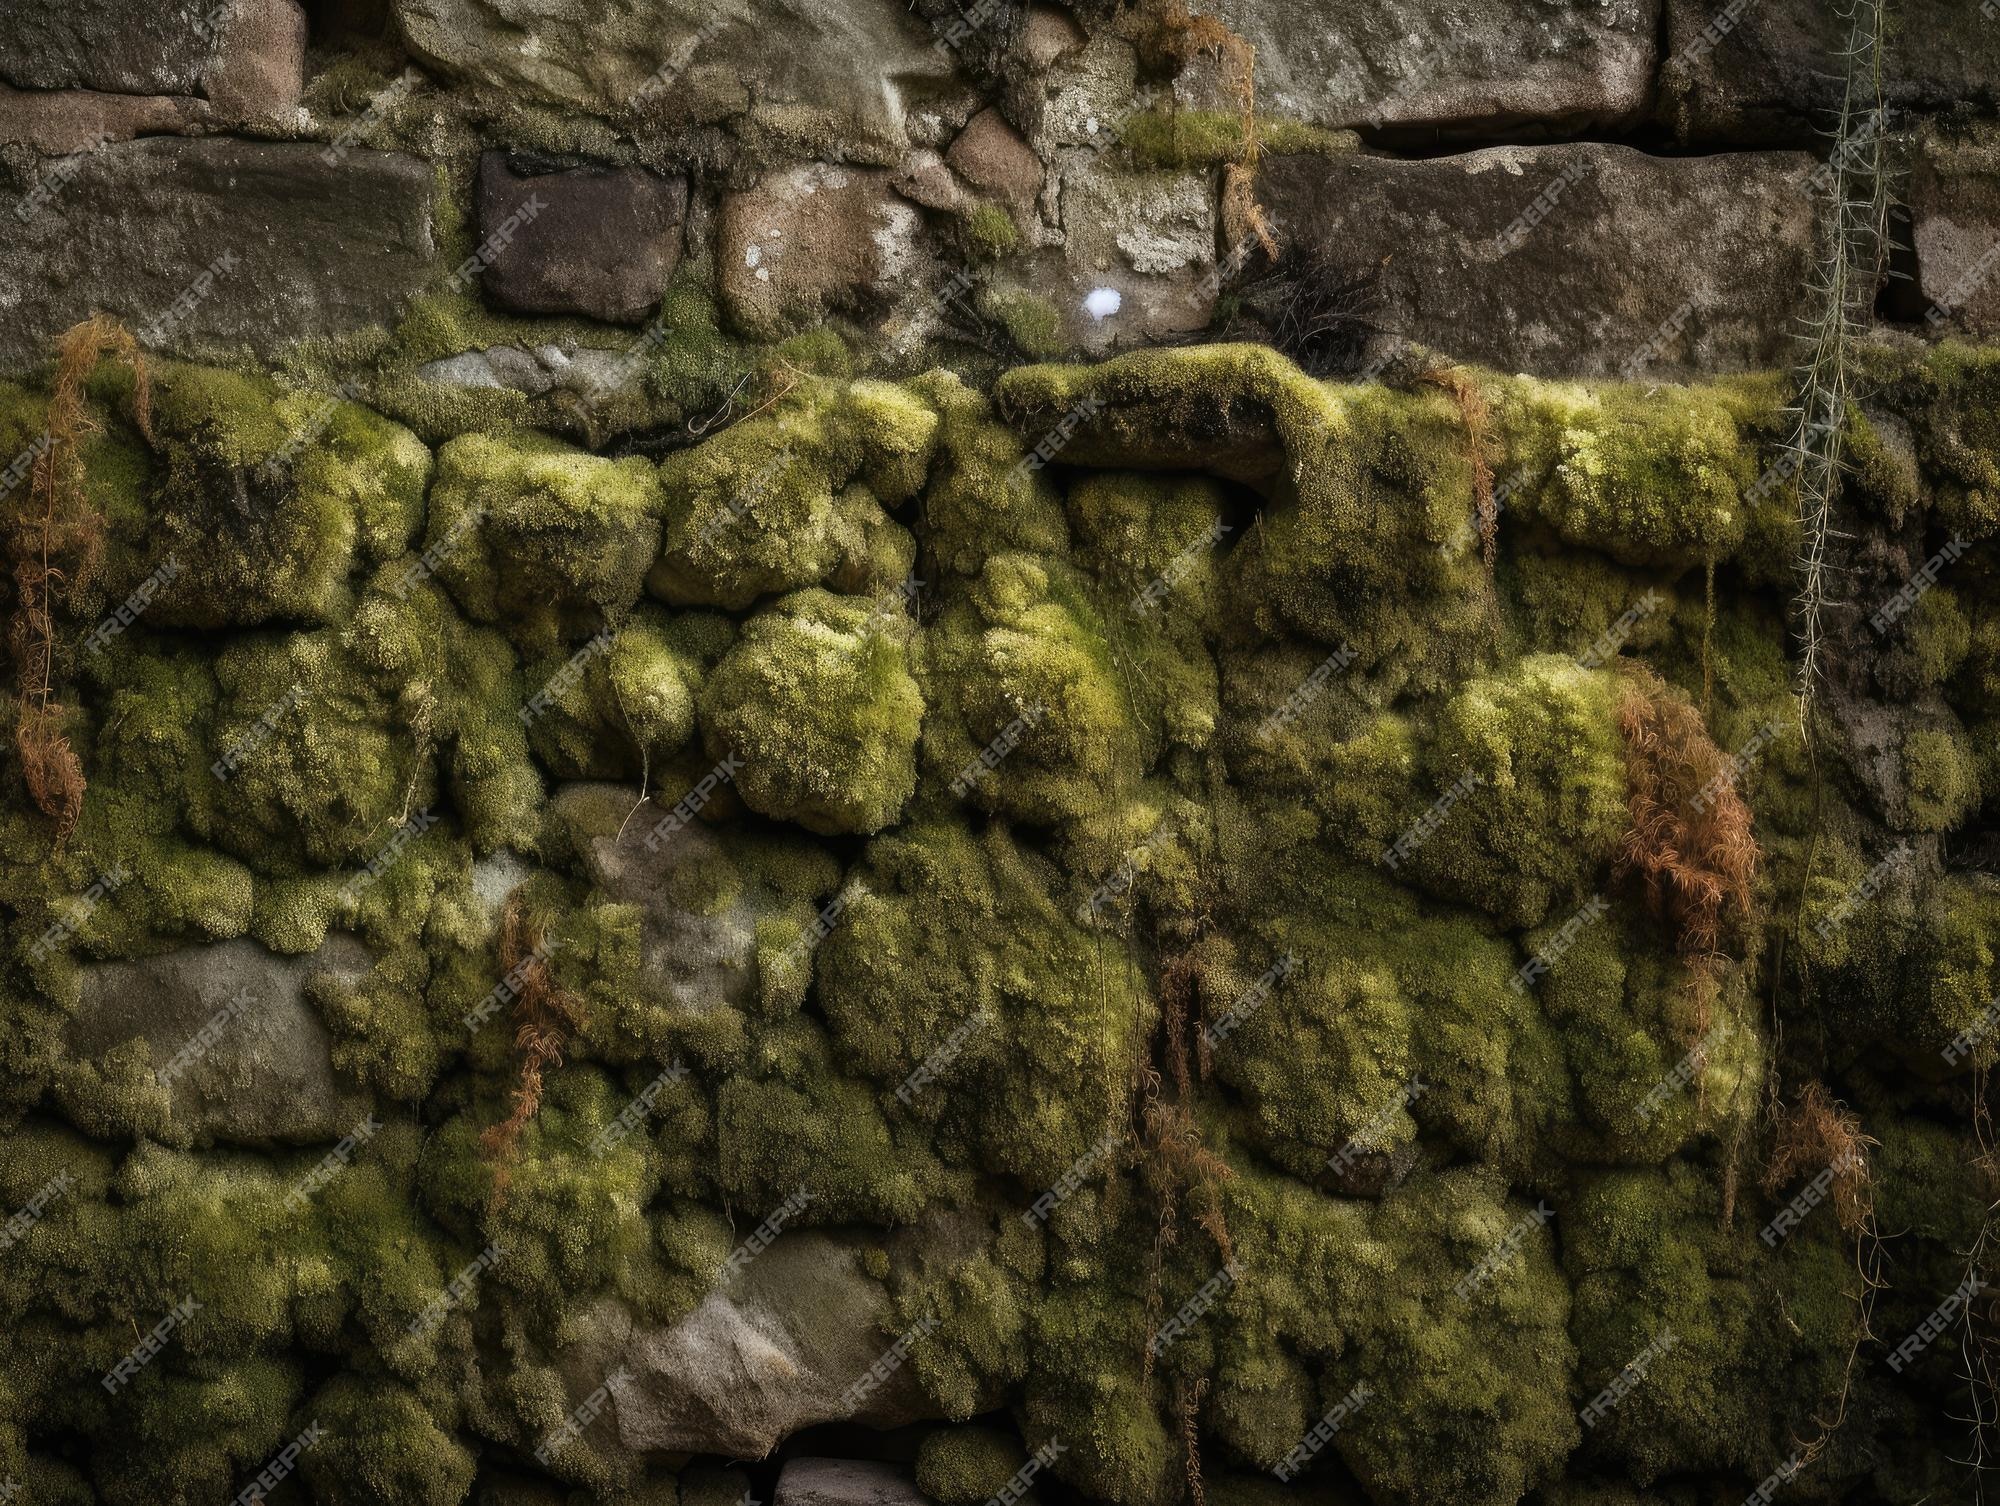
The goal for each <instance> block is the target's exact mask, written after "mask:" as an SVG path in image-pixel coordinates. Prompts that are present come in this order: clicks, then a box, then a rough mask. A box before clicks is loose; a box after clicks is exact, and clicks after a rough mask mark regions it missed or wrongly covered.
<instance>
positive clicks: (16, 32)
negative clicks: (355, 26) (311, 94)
mask: <svg viewBox="0 0 2000 1506" xmlns="http://www.w3.org/2000/svg"><path fill="white" fill-rule="evenodd" d="M305 45H306V18H305V12H304V11H303V10H301V9H300V8H299V6H298V5H297V4H296V3H295V0H147V3H135V0H9V3H8V4H7V5H6V6H5V7H4V9H0V81H5V82H6V83H9V84H12V85H14V86H15V87H16V88H20V89H51V90H55V89H64V90H66V89H88V90H100V91H103V92H105V93H110V94H138V95H166V94H178V95H203V96H206V97H208V98H210V99H214V100H216V102H217V103H218V104H226V106H227V107H228V108H230V109H234V108H236V107H238V106H239V105H240V104H241V103H242V102H243V101H244V100H245V99H246V98H247V99H251V100H254V101H257V102H266V101H269V100H270V99H272V98H273V97H274V96H276V95H281V94H283V93H284V92H285V91H286V89H287V88H289V92H290V96H291V97H292V98H294V99H296V98H297V97H298V92H299V87H300V84H301V82H302V74H303V67H304V60H305Z"/></svg>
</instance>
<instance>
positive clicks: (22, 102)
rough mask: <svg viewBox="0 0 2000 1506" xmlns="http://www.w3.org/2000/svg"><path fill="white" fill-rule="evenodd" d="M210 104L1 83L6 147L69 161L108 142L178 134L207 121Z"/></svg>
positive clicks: (1, 132)
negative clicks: (25, 148) (16, 146)
mask: <svg viewBox="0 0 2000 1506" xmlns="http://www.w3.org/2000/svg"><path fill="white" fill-rule="evenodd" d="M212 113H213V112H212V111H211V110H210V108H209V105H208V101H206V100H202V99H192V98H187V97H183V96H179V95H165V94H106V93H103V92H101V91H99V90H94V89H56V90H40V89H15V88H11V87H9V86H7V85H5V84H0V144H13V143H16V142H18V143H20V144H21V145H23V146H29V147H33V148H34V149H35V150H36V151H38V152H42V153H45V154H46V155H48V156H52V157H58V156H66V155H68V154H69V153H71V152H81V151H86V150H88V149H90V148H91V147H95V146H100V145H102V144H103V143H105V142H107V141H130V140H132V139H133V138H134V137H136V136H142V135H177V134H179V133H181V132H184V131H187V130H189V129H191V128H192V127H194V126H196V125H199V124H201V123H203V122H205V121H207V120H208V119H209V118H210V117H211V115H212Z"/></svg>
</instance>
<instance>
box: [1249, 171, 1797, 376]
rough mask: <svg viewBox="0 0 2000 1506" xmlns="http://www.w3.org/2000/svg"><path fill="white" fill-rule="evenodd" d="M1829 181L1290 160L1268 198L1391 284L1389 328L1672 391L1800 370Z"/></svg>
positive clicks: (1479, 353)
mask: <svg viewBox="0 0 2000 1506" xmlns="http://www.w3.org/2000/svg"><path fill="white" fill-rule="evenodd" d="M1812 166H1813V163H1812V161H1811V159H1810V158H1808V157H1805V156H1804V155H1802V154H1798V153H1782V152H1773V153H1739V154H1734V155H1727V156H1713V157H1692V158H1663V157H1651V156H1647V155H1646V154H1644V153H1642V152H1637V151H1633V150H1632V149H1631V148H1629V147H1623V146H1606V145H1595V144H1591V145H1563V146H1548V147H1493V148H1490V149H1488V150H1485V151H1477V152H1468V153H1465V154H1464V155H1462V156H1455V157H1441V158H1435V159H1431V160H1428V161H1421V162H1409V161H1395V160H1390V159H1386V158H1363V157H1350V158H1338V159H1329V158H1324V157H1304V156H1300V157H1285V158H1273V159H1268V160H1267V161H1266V163H1265V165H1264V168H1263V170H1262V171H1261V172H1260V174H1259V177H1258V184H1257V188H1258V195H1259V197H1260V199H1261V200H1262V202H1263V204H1264V207H1265V209H1266V210H1267V212H1268V213H1269V215H1270V217H1271V220H1272V223H1273V224H1274V226H1275V227H1276V228H1277V231H1278V238H1279V240H1280V242H1281V243H1282V244H1284V245H1286V246H1288V247H1301V248H1306V249H1308V250H1315V249H1316V250H1317V251H1318V252H1319V253H1320V254H1322V255H1324V256H1326V257H1327V258H1329V259H1330V260H1331V261H1332V262H1333V263H1334V264H1335V266H1336V267H1345V268H1347V269H1349V270H1351V271H1352V272H1353V273H1356V274H1359V273H1365V272H1369V271H1372V270H1375V269H1379V271H1380V279H1379V291H1380V297H1381V305H1382V306H1381V308H1380V309H1379V310H1378V311H1377V312H1376V313H1375V315H1374V322H1375V323H1376V324H1377V325H1379V326H1381V327H1384V328H1387V329H1390V330H1394V331H1397V332H1399V333H1400V334H1401V335H1403V336H1404V337H1406V338H1408V339H1410V340H1414V341H1417V342H1418V343H1420V344H1423V345H1428V346H1431V347H1434V348H1436V349H1438V350H1441V351H1443V352H1445V353H1447V354H1450V355H1454V356H1459V357H1462V358H1464V359H1467V360H1473V361H1480V362H1483V363H1486V364H1488V365H1493V366H1498V367H1500V368H1502V369H1504V370H1508V371H1527V372H1534V373H1537V374H1541V375H1550V376H1578V377H1585V376H1611V375H1617V374H1619V373H1620V372H1621V371H1622V370H1624V369H1625V368H1626V367H1627V366H1628V363H1632V362H1635V361H1636V362H1638V363H1639V369H1641V370H1643V371H1644V373H1645V374H1647V375H1649V376H1671V375H1673V374H1675V373H1677V372H1683V371H1688V370H1695V369H1698V370H1705V371H1721V370H1729V369H1741V368H1746V367H1758V366H1770V365H1774V364H1781V363H1782V361H1783V360H1784V358H1785V356H1786V355H1787V353H1788V352H1787V346H1786V339H1787V336H1788V335H1789V333H1790V331H1791V329H1792V327H1793V323H1792V315H1793V313H1794V311H1795V308H1796V305H1797V300H1798V298H1799V296H1800V290H1801V288H1802V287H1803V285H1804V281H1805V268H1806V259H1807V254H1808V248H1809V247H1810V245H1811V243H1812V226H1813V216H1812V202H1811V198H1810V195H1809V192H1808V190H1807V185H1806V175H1807V174H1808V173H1809V172H1810V170H1811V168H1812ZM1283 266H1284V264H1283V263H1280V270H1283Z"/></svg>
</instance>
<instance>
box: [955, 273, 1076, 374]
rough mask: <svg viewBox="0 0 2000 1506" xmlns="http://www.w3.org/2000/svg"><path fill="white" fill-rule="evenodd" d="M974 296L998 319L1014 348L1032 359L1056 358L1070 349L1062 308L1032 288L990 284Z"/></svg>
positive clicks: (981, 307) (988, 315) (984, 311)
mask: <svg viewBox="0 0 2000 1506" xmlns="http://www.w3.org/2000/svg"><path fill="white" fill-rule="evenodd" d="M973 296H974V298H975V299H976V300H977V302H978V307H979V311H980V312H981V313H982V314H984V315H985V316H986V317H987V318H989V319H993V320H997V321H998V322H999V324H1000V327H1001V328H1002V329H1004V330H1006V331H1007V338H1008V339H1009V340H1012V341H1013V342H1014V348H1015V349H1016V350H1018V351H1020V352H1021V354H1022V355H1024V356H1026V357H1027V358H1028V359H1029V360H1031V361H1049V360H1053V359H1054V358H1055V357H1057V356H1059V355H1061V354H1062V353H1063V351H1064V350H1065V349H1066V348H1067V345H1068V342H1067V340H1066V339H1065V338H1064V335H1063V315H1062V310H1061V309H1060V308H1058V307H1056V305H1055V304H1054V303H1053V302H1052V301H1051V300H1050V299H1048V298H1046V297H1044V296H1043V295H1042V294H1040V293H1037V292H1035V291H1033V290H1032V289H1029V288H1016V287H1005V286H1000V287H995V286H986V287H982V288H980V290H979V291H978V292H977V293H975V294H974V295H973Z"/></svg>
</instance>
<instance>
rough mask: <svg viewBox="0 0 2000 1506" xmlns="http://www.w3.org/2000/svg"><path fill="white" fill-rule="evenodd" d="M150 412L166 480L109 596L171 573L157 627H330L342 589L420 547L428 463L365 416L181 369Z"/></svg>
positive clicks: (166, 376) (344, 605) (343, 604)
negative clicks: (166, 568)
mask: <svg viewBox="0 0 2000 1506" xmlns="http://www.w3.org/2000/svg"><path fill="white" fill-rule="evenodd" d="M153 408H154V431H155V433H156V434H157V435H158V436H159V438H160V447H161V460H162V462H163V469H162V473H161V474H160V475H159V478H158V483H157V487H156V488H155V489H154V490H153V492H152V494H151V496H150V497H149V498H148V500H147V504H146V510H147V515H146V516H145V517H144V518H143V519H142V520H136V521H137V524H138V526H137V527H136V528H135V529H134V530H133V532H132V534H131V535H130V537H129V540H128V547H129V554H127V555H125V556H124V562H123V568H122V569H121V570H120V571H119V572H118V573H117V578H116V579H114V580H113V581H112V582H111V590H112V592H113V593H114V594H115V595H117V596H121V597H122V596H123V595H124V594H125V593H126V592H128V591H130V590H132V589H133V588H135V587H136V586H137V585H138V584H139V582H140V580H142V579H144V578H145V577H146V576H148V575H150V574H151V573H152V572H153V571H155V570H157V569H160V568H161V567H162V566H163V565H164V564H165V563H166V562H167V561H168V560H171V561H172V562H173V565H174V569H175V572H176V573H175V574H174V576H173V578H172V580H171V581H169V582H168V583H167V585H166V586H165V588H164V589H163V590H162V591H161V592H160V594H159V597H158V599H157V600H156V601H155V602H154V603H153V605H152V606H151V608H150V609H149V614H150V617H151V620H152V621H154V622H157V623H161V624H171V625H174V626H180V627H195V628H219V627H250V626H255V625H257V624H260V623H267V622H274V621H275V622H289V623H302V622H303V623H314V624H329V623H334V622H337V621H339V620H341V619H342V618H343V617H344V616H345V615H346V614H347V613H348V612H349V611H351V610H352V607H353V594H352V592H351V590H350V589H349V577H350V576H351V575H353V574H354V573H355V572H357V571H359V570H361V569H364V568H366V567H369V566H372V565H374V564H376V563H378V562H380V561H381V560H384V559H387V558H390V557H392V556H394V555H397V554H400V553H401V552H402V551H403V550H404V549H405V548H407V547H408V546H409V542H410V540H411V538H412V537H413V536H414V535H415V533H416V530H417V526H418V524H419V522H420V520H421V519H422V516H423V503H424V489H425V487H426V485H427V484H428V482H429V480H430V473H431V456H430V451H428V450H427V449H425V448H424V446H423V445H422V444H421V443H420V442H419V441H418V440H417V438H416V436H415V435H413V434H411V433H410V432H409V431H408V430H407V429H404V428H402V427H401V426H399V425H397V424H393V423H390V422H388V421H387V420H385V419H382V418H379V417H377V416H376V415H375V414H373V413H371V412H369V411H368V410H367V409H365V408H361V407H359V406H357V405H355V404H354V403H351V402H347V401H344V400H342V399H341V398H339V397H335V396H330V395H328V394H325V393H322V392H317V391H312V390H301V391H295V392H289V393H288V392H284V391H282V390H281V389H280V388H278V387H277V386H276V385H275V384H273V383H271V382H269V381H266V380H263V379H261V378H255V377H243V376H236V375H232V374H230V373H227V372H221V371H214V370H210V369H207V368H203V367H191V366H170V367H168V368H166V369H165V370H164V371H163V372H162V373H161V374H160V376H159V379H158V381H157V382H156V383H155V387H154V396H153Z"/></svg>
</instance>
